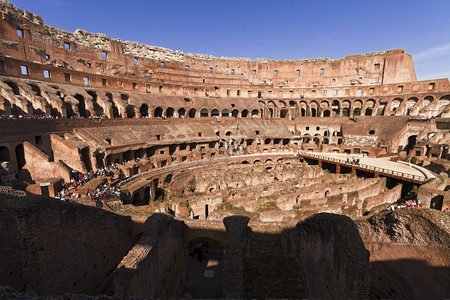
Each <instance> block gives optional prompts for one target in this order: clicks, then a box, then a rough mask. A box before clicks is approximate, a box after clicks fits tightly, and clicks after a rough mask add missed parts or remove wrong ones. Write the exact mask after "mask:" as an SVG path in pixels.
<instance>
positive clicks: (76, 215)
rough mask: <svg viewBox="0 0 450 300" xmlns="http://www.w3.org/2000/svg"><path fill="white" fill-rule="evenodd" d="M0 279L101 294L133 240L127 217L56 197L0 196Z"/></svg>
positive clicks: (36, 288)
mask: <svg viewBox="0 0 450 300" xmlns="http://www.w3.org/2000/svg"><path fill="white" fill-rule="evenodd" d="M0 228H1V230H0V265H1V266H2V268H0V284H3V285H9V286H11V287H13V288H14V289H16V290H18V291H24V292H27V293H32V294H38V295H58V294H63V293H85V294H91V295H96V294H102V293H105V289H106V288H107V286H108V283H109V281H110V280H112V271H113V270H114V269H115V267H116V266H117V265H118V263H119V262H120V260H121V259H122V257H123V256H124V255H125V254H126V253H127V252H128V251H129V249H131V247H132V244H133V238H134V237H133V236H132V221H131V218H130V217H124V216H119V215H115V214H112V213H109V212H106V211H104V210H100V209H97V208H93V207H87V206H83V205H79V204H75V203H67V202H63V201H59V200H56V199H46V198H42V197H35V198H30V197H27V198H14V199H13V198H12V197H8V196H0Z"/></svg>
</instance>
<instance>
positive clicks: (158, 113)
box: [153, 107, 163, 118]
mask: <svg viewBox="0 0 450 300" xmlns="http://www.w3.org/2000/svg"><path fill="white" fill-rule="evenodd" d="M153 115H154V116H155V118H162V115H163V109H162V108H161V107H156V108H155V110H154V112H153Z"/></svg>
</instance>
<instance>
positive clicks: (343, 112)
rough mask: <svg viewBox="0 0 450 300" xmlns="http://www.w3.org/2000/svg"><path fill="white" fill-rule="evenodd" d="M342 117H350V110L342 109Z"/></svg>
mask: <svg viewBox="0 0 450 300" xmlns="http://www.w3.org/2000/svg"><path fill="white" fill-rule="evenodd" d="M342 115H343V116H344V117H348V116H349V115H350V114H349V109H348V108H343V109H342Z"/></svg>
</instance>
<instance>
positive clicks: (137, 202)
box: [132, 192, 141, 206]
mask: <svg viewBox="0 0 450 300" xmlns="http://www.w3.org/2000/svg"><path fill="white" fill-rule="evenodd" d="M132 204H133V205H136V206H137V205H140V204H141V195H139V193H138V192H136V193H135V194H134V195H133V202H132Z"/></svg>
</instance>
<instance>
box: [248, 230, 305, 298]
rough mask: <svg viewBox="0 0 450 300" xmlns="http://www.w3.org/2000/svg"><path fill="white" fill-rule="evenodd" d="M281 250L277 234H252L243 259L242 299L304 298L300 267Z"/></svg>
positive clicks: (303, 284)
mask: <svg viewBox="0 0 450 300" xmlns="http://www.w3.org/2000/svg"><path fill="white" fill-rule="evenodd" d="M282 251H283V250H282V245H281V240H280V235H277V234H275V235H271V234H262V233H252V238H251V242H250V245H249V248H248V249H247V251H246V256H245V258H244V298H246V299H248V298H257V299H267V298H277V299H281V298H283V299H303V298H306V296H307V295H306V290H305V283H304V279H303V275H302V272H301V267H300V266H299V265H298V263H297V261H295V260H294V259H293V258H289V257H287V256H286V255H285V254H284V253H282Z"/></svg>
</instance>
